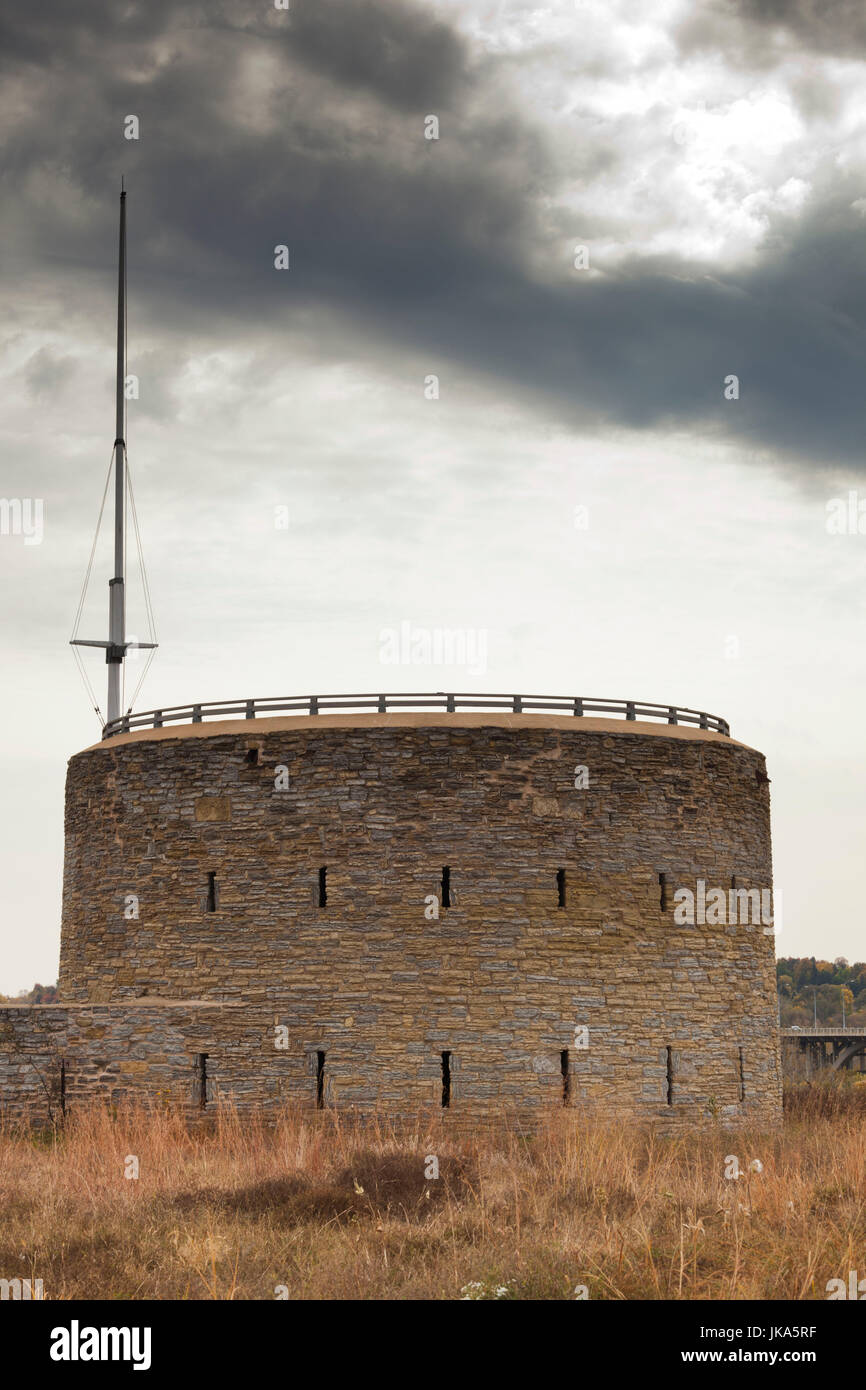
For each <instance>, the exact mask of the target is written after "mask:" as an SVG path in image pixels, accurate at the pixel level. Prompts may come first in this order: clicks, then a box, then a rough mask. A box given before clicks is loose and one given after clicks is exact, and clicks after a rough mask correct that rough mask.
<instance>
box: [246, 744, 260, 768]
mask: <svg viewBox="0 0 866 1390" xmlns="http://www.w3.org/2000/svg"><path fill="white" fill-rule="evenodd" d="M247 762H248V763H249V765H250V767H258V765H259V750H258V748H248V749H247Z"/></svg>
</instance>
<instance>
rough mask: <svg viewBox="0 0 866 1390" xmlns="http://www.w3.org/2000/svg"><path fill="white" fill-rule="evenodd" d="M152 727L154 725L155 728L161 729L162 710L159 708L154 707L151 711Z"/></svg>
mask: <svg viewBox="0 0 866 1390" xmlns="http://www.w3.org/2000/svg"><path fill="white" fill-rule="evenodd" d="M153 727H154V728H155V729H161V728H162V710H161V709H155V710H154V711H153Z"/></svg>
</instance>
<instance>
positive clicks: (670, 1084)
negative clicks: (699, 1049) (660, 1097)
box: [667, 1047, 674, 1105]
mask: <svg viewBox="0 0 866 1390" xmlns="http://www.w3.org/2000/svg"><path fill="white" fill-rule="evenodd" d="M667 1102H668V1105H673V1103H674V1050H673V1048H672V1047H669V1048H667Z"/></svg>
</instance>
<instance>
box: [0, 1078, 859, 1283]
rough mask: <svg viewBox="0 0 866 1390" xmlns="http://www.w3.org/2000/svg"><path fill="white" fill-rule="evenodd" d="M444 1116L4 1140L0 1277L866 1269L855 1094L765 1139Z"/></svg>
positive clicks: (338, 1279)
mask: <svg viewBox="0 0 866 1390" xmlns="http://www.w3.org/2000/svg"><path fill="white" fill-rule="evenodd" d="M451 1119H452V1117H449V1122H448V1123H443V1122H442V1120H441V1118H438V1117H437V1118H436V1119H435V1120H433V1121H430V1120H429V1119H425V1120H423V1121H419V1122H418V1123H417V1124H414V1125H413V1124H409V1123H405V1122H404V1123H402V1124H401V1125H400V1126H399V1127H398V1126H395V1125H391V1124H389V1123H388V1122H387V1121H386V1120H385V1119H384V1118H380V1119H377V1120H373V1121H368V1122H367V1123H365V1124H361V1123H359V1122H357V1121H352V1120H348V1119H346V1118H343V1117H339V1116H337V1115H333V1114H330V1113H327V1112H324V1113H320V1114H312V1115H311V1114H310V1113H309V1112H305V1113H301V1112H294V1111H290V1110H287V1111H286V1112H285V1113H284V1114H282V1115H281V1116H280V1117H279V1118H278V1119H277V1120H276V1122H274V1121H271V1122H270V1123H268V1124H265V1123H260V1122H257V1121H254V1120H250V1119H249V1118H239V1117H238V1116H237V1115H236V1114H234V1113H233V1112H232V1111H231V1110H224V1111H222V1112H221V1113H218V1114H217V1115H215V1116H214V1117H213V1120H211V1119H210V1118H209V1119H208V1123H207V1125H206V1126H205V1125H194V1126H189V1125H188V1124H187V1123H186V1121H185V1120H184V1118H183V1116H182V1115H181V1114H180V1113H178V1112H175V1111H173V1110H172V1109H171V1108H170V1107H169V1108H166V1107H160V1108H156V1109H150V1110H148V1109H143V1108H129V1109H121V1110H118V1111H109V1110H106V1109H93V1110H89V1111H80V1112H78V1113H74V1114H72V1115H71V1116H69V1117H68V1119H67V1122H66V1124H65V1126H64V1127H63V1129H62V1130H60V1131H57V1132H48V1133H46V1132H45V1131H42V1132H41V1133H40V1132H38V1131H32V1132H28V1131H25V1130H22V1129H17V1130H16V1129H15V1128H7V1129H6V1130H5V1131H2V1132H0V1278H9V1279H11V1278H15V1277H18V1278H21V1279H24V1278H31V1279H41V1280H42V1281H43V1287H44V1295H45V1297H46V1298H48V1299H67V1298H111V1299H273V1298H275V1297H280V1296H282V1297H285V1296H288V1297H289V1298H292V1299H334V1298H355V1299H460V1298H464V1299H465V1298H473V1297H474V1298H513V1299H572V1298H574V1297H575V1290H576V1289H577V1288H578V1286H584V1287H585V1289H586V1291H587V1294H588V1297H589V1298H591V1299H712V1298H722V1299H738V1298H760V1299H792V1298H793V1299H824V1298H825V1297H826V1292H825V1290H826V1284H827V1281H828V1280H829V1279H831V1278H836V1277H838V1278H842V1279H844V1280H846V1281H847V1279H848V1275H849V1271H850V1270H852V1269H857V1270H860V1272H861V1277H863V1276H864V1275H866V1084H863V1083H860V1084H857V1083H856V1082H853V1081H852V1080H851V1079H850V1078H843V1081H842V1082H841V1083H838V1084H820V1085H818V1084H816V1085H813V1086H811V1087H798V1088H796V1089H795V1090H794V1091H793V1092H791V1093H789V1095H788V1099H787V1106H786V1123H785V1126H784V1129H783V1131H782V1132H781V1133H775V1134H767V1133H762V1132H761V1131H760V1130H758V1129H752V1130H726V1129H722V1128H720V1127H719V1126H717V1125H715V1124H713V1123H712V1122H709V1123H708V1126H707V1128H706V1129H705V1130H703V1131H702V1132H700V1133H690V1134H687V1135H683V1136H680V1137H676V1138H671V1137H662V1136H659V1135H653V1134H652V1133H650V1132H649V1131H647V1130H642V1129H638V1128H629V1127H627V1126H625V1125H622V1124H618V1125H615V1126H614V1125H604V1124H601V1123H594V1122H588V1121H587V1120H586V1119H585V1118H583V1117H580V1116H578V1115H576V1114H575V1113H574V1112H571V1113H570V1114H567V1115H566V1114H558V1115H556V1116H554V1117H552V1118H551V1119H550V1121H549V1123H548V1124H546V1125H545V1127H544V1128H543V1129H541V1130H540V1131H539V1132H538V1133H536V1134H533V1135H525V1134H521V1133H519V1132H517V1131H514V1130H507V1129H499V1130H497V1129H495V1128H492V1127H489V1128H486V1129H484V1130H478V1129H474V1130H472V1131H471V1132H461V1131H459V1130H456V1129H455V1128H454V1126H453V1123H452V1122H451ZM429 1155H435V1156H436V1158H437V1160H438V1165H439V1177H438V1178H426V1177H425V1168H426V1169H427V1170H428V1171H431V1170H432V1165H431V1164H430V1163H429V1161H428V1156H429ZM732 1155H733V1156H736V1158H737V1160H738V1164H739V1167H740V1169H741V1170H742V1172H741V1176H740V1177H739V1178H738V1179H734V1178H731V1177H726V1176H725V1174H726V1167H727V1170H728V1171H729V1172H730V1171H731V1167H732V1165H731V1163H730V1161H728V1162H727V1164H726V1160H729V1156H732ZM130 1156H134V1157H135V1158H137V1160H138V1172H139V1176H138V1177H137V1178H134V1177H126V1176H125V1172H126V1171H127V1170H129V1171H132V1170H133V1168H134V1165H133V1164H131V1163H130V1162H129V1158H130ZM756 1159H757V1160H758V1161H759V1163H760V1170H759V1169H758V1167H757V1165H754V1166H750V1164H751V1161H752V1160H756Z"/></svg>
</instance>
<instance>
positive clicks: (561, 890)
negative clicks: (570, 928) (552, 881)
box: [556, 869, 565, 907]
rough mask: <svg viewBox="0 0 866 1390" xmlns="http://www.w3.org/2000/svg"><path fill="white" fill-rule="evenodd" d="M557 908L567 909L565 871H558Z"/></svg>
mask: <svg viewBox="0 0 866 1390" xmlns="http://www.w3.org/2000/svg"><path fill="white" fill-rule="evenodd" d="M556 897H557V907H565V869H557V871H556Z"/></svg>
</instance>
